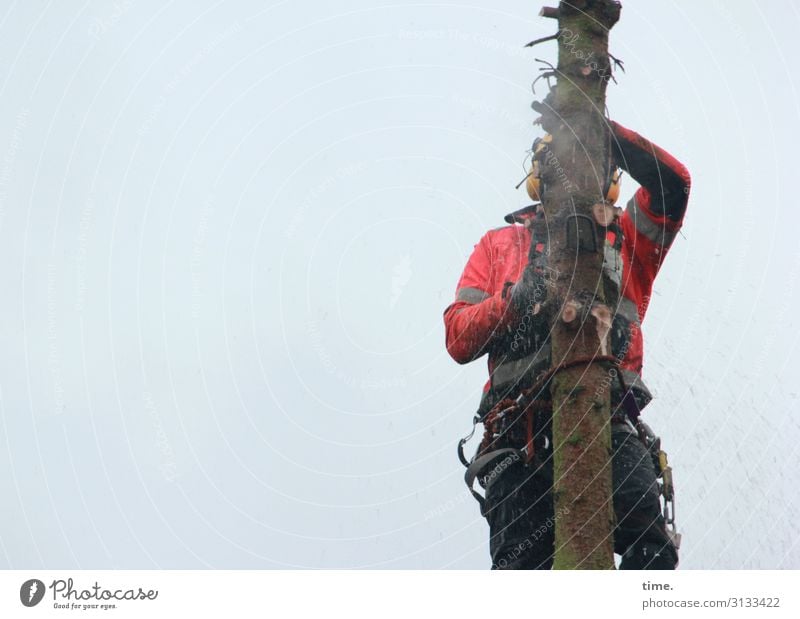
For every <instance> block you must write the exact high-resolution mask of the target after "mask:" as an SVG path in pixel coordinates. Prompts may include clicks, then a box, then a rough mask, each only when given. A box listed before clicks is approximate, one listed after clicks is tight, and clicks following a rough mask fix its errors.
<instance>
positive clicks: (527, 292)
mask: <svg viewBox="0 0 800 619" xmlns="http://www.w3.org/2000/svg"><path fill="white" fill-rule="evenodd" d="M509 296H510V300H511V304H512V306H513V307H514V309H516V310H517V312H519V314H520V315H526V314H528V315H536V314H538V313H539V310H540V309H541V306H542V303H544V301H545V299H546V298H547V287H546V285H545V281H544V275H543V274H542V273H539V272H537V271H536V269H535V268H534V267H533V266H532V265H530V264H529V265H528V266H526V267H525V270H524V271H522V277H520V279H519V281H518V282H517V283H516V284H514V285H513V286H512V287H511V291H510V295H509Z"/></svg>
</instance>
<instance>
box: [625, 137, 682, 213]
mask: <svg viewBox="0 0 800 619" xmlns="http://www.w3.org/2000/svg"><path fill="white" fill-rule="evenodd" d="M611 128H612V132H613V135H614V139H613V144H612V147H613V151H614V156H615V158H616V161H617V163H618V164H619V166H620V167H621V168H622V169H623V170H625V171H626V172H628V174H630V175H631V176H632V177H633V178H634V180H636V182H637V183H639V184H640V185H641V189H640V190H639V191H637V192H636V197H637V199H638V201H639V203H640V206H641V207H642V208H644V209H647V211H648V212H649V214H650V215H652V216H654V217H656V218H665V219H668V220H669V221H671V222H680V221H681V220H682V219H683V215H684V213H685V212H686V205H687V203H688V201H689V188H690V187H691V177H690V176H689V171H688V170H687V169H686V167H685V166H684V165H683V164H682V163H681V162H680V161H678V160H677V159H675V157H673V156H672V155H670V154H669V153H668V152H667V151H665V150H664V149H663V148H661V147H659V146H656V145H655V144H653V143H652V142H651V141H650V140H647V139H646V138H643V137H642V136H641V135H639V134H638V133H636V132H635V131H631V130H630V129H627V128H626V127H623V126H622V125H620V124H619V123H616V122H614V121H611Z"/></svg>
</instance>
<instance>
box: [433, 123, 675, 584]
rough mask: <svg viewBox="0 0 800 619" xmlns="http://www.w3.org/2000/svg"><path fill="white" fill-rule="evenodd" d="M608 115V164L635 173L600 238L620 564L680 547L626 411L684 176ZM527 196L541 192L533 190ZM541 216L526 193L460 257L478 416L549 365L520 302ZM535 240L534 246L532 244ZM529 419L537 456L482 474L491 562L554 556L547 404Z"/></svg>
mask: <svg viewBox="0 0 800 619" xmlns="http://www.w3.org/2000/svg"><path fill="white" fill-rule="evenodd" d="M610 127H611V131H612V133H613V138H614V139H613V140H612V142H613V144H614V147H613V150H614V153H613V154H614V157H615V161H616V163H617V165H618V166H619V167H621V168H622V169H623V170H625V171H627V172H628V173H629V174H630V175H631V176H632V177H633V178H634V179H635V180H636V181H637V182H638V183H639V184H640V187H639V189H638V190H637V191H636V193H635V195H634V197H633V198H632V199H631V200H630V201H629V202H628V205H627V208H626V209H625V211H624V213H623V214H622V215H621V216H620V217H619V219H618V220H617V223H616V225H614V226H609V228H608V230H609V232H608V235H607V238H606V244H605V260H604V276H605V277H609V278H611V279H613V280H615V281H616V282H617V283H618V284H619V288H620V299H619V303H618V306H617V307H616V312H615V316H614V320H613V325H612V338H611V340H612V354H613V355H615V356H616V357H617V359H619V360H620V364H619V370H618V372H619V374H620V375H621V376H620V378H621V380H620V381H619V382H620V384H619V385H616V384H615V385H614V388H613V389H612V394H611V400H612V409H613V410H614V411H615V412H614V416H613V417H612V448H613V452H614V453H613V457H612V477H613V487H614V509H615V512H616V516H617V527H616V530H615V536H614V548H615V552H617V553H618V554H620V555H622V560H621V563H620V568H621V569H674V568H675V566H676V565H677V562H678V557H677V549H676V548H675V546H674V544H673V543H672V541H671V538H670V536H669V535H668V534H667V531H666V528H665V523H664V518H663V516H662V515H661V508H660V500H659V490H658V484H657V481H656V474H655V470H654V467H653V464H652V460H651V455H650V453H649V452H648V450H647V449H646V448H645V446H644V445H643V444H642V442H641V441H640V440H639V437H638V436H637V433H636V431H635V430H634V428H633V423H631V422H635V421H636V419H637V417H638V414H639V412H640V411H641V409H643V408H644V407H645V406H646V405H647V404H648V402H649V401H650V400H651V398H652V396H651V394H650V392H649V390H648V389H647V387H646V386H645V384H644V382H643V381H642V378H641V372H642V360H643V341H642V333H641V322H642V321H643V320H644V316H645V312H646V311H647V306H648V302H649V299H650V295H651V291H652V287H653V281H654V279H655V277H656V274H657V273H658V270H659V268H660V267H661V264H662V262H663V260H664V257H665V256H666V254H667V251H668V250H669V248H670V245H671V244H672V242H673V240H674V239H675V236H676V235H677V233H678V231H679V229H680V227H681V224H682V222H683V217H684V213H685V211H686V205H687V202H688V196H689V187H690V177H689V173H688V171H687V170H686V168H685V167H684V166H683V165H682V164H681V163H680V162H678V161H677V160H676V159H675V158H674V157H672V156H671V155H670V154H668V153H667V152H665V151H664V150H663V149H661V148H659V147H658V146H656V145H654V144H652V143H651V142H649V141H648V140H646V139H645V138H643V137H642V136H640V135H639V134H637V133H635V132H633V131H630V130H629V129H626V128H624V127H622V126H621V125H619V124H617V123H614V122H611V123H610ZM529 193H531V191H530V187H529ZM532 197H534V198H536V197H538V196H537V194H536V193H535V192H533V193H532ZM609 197H610V198H611V199H612V201H613V200H614V199H615V198H616V196H609ZM541 217H543V212H542V210H541V208H540V206H539V205H533V206H531V207H527V208H524V209H521V210H519V211H516V212H514V213H511V214H510V215H507V216H506V221H507V222H508V223H509V224H511V225H509V226H506V227H502V228H498V229H495V230H491V231H489V232H487V233H486V234H485V235H484V236H483V238H481V240H480V241H479V243H478V244H477V245H476V246H475V249H474V251H473V252H472V255H471V256H470V258H469V261H468V262H467V265H466V267H465V268H464V272H463V274H462V275H461V278H460V280H459V282H458V286H457V288H456V298H455V301H454V302H453V303H452V304H451V305H450V306H449V307H448V308H447V309H446V310H445V312H444V322H445V330H446V344H447V350H448V352H449V353H450V355H451V356H452V357H453V359H455V360H456V361H457V362H458V363H468V362H470V361H474V360H475V359H478V358H479V357H481V356H483V355H484V354H488V365H489V381H488V382H487V383H486V385H485V386H484V390H483V397H482V399H481V403H480V406H479V409H478V416H479V417H480V418H481V419H484V417H485V416H486V415H487V413H488V412H489V411H490V410H491V409H492V407H493V406H494V405H495V404H496V403H497V402H499V401H501V400H503V399H505V398H509V397H511V398H514V397H516V395H518V394H519V392H520V391H521V390H522V389H524V388H526V387H529V386H531V384H532V383H533V382H534V380H535V379H536V377H537V376H540V375H541V373H542V372H543V371H546V370H547V369H548V368H549V367H550V354H549V353H550V350H549V340H548V330H549V325H546V324H541V320H538V321H537V317H536V316H535V315H534V316H533V320H530V319H531V316H530V311H529V308H530V300H531V298H532V297H533V298H535V297H536V295H537V294H539V293H540V291H542V290H544V289H545V288H544V286H543V285H540V284H541V283H542V279H541V278H543V277H547V264H546V256H547V248H546V239H545V238H541V239H540V238H536V239H533V238H532V237H533V232H532V230H533V229H534V228H535V227H536V226H534V225H532V223H533V222H534V221H535V220H536V218H541ZM532 243H536V245H535V247H534V248H533V249H534V250H535V251H530V250H531V244H532ZM529 256H531V259H530V261H529ZM534 256H535V258H533V257H534ZM537 282H538V283H537ZM526 308H528V309H527V310H526ZM526 311H527V313H526ZM523 321H525V323H526V324H525V326H524V328H521V325H522V324H523ZM521 334H523V335H522V337H521ZM536 430H537V435H538V437H539V439H538V441H537V449H536V451H537V461H536V464H535V463H525V462H523V461H521V460H518V461H515V462H512V463H511V465H510V466H507V467H505V468H504V469H503V470H502V472H501V473H500V474H496V473H497V468H498V467H495V471H494V472H493V474H492V475H490V476H489V477H488V478H487V477H486V476H484V477H483V483H484V485H485V487H486V501H485V505H484V509H483V513H484V515H485V516H486V518H487V520H488V521H489V525H490V531H491V538H490V551H491V555H492V567H493V568H498V569H534V568H539V569H549V568H550V567H551V565H552V559H553V528H554V527H553V521H554V518H555V516H554V514H553V501H552V492H551V491H552V483H553V479H552V452H548V449H549V448H550V445H551V443H552V441H551V440H550V439H549V438H548V437H549V436H551V435H550V419H549V414H545V415H541V414H540V415H538V417H537V421H536ZM519 447H522V445H519ZM542 454H545V455H544V457H541V456H542Z"/></svg>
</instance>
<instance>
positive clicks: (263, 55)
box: [0, 0, 800, 569]
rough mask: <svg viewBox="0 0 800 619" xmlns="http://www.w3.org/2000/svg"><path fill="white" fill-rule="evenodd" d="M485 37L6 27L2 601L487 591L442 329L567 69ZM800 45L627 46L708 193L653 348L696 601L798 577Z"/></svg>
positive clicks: (713, 33)
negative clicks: (209, 584)
mask: <svg viewBox="0 0 800 619" xmlns="http://www.w3.org/2000/svg"><path fill="white" fill-rule="evenodd" d="M494 6H496V5H495V4H492V3H489V2H454V3H441V2H436V3H426V2H413V3H412V2H392V3H386V2H375V1H373V0H370V1H367V0H343V1H340V2H336V3H327V2H321V1H318V0H314V1H307V2H302V3H300V2H277V3H272V5H271V6H270V7H269V8H263V6H262V3H258V2H217V3H213V2H191V3H190V2H145V1H134V0H119V1H118V2H116V3H111V2H106V3H103V2H87V3H86V4H81V3H79V2H71V3H56V2H43V1H26V2H7V1H4V2H2V3H0V67H2V69H0V235H1V237H0V238H2V247H3V252H2V255H3V260H2V263H1V266H0V285H1V288H0V289H2V290H3V291H4V298H5V303H4V308H5V309H4V312H3V320H2V321H0V333H2V337H1V338H0V342H2V346H3V349H4V352H3V355H2V356H1V357H0V363H2V368H1V369H0V421H1V423H0V490H1V491H2V496H3V497H4V501H3V509H2V510H0V542H2V543H0V566H2V567H6V568H41V567H48V568H157V567H162V568H196V567H215V568H271V567H306V568H333V567H371V568H486V567H488V565H489V559H488V543H487V537H488V529H487V526H486V524H485V522H484V521H483V520H482V518H481V517H480V515H479V512H478V508H477V504H476V503H475V502H474V501H473V499H472V498H471V497H470V496H469V495H468V494H467V492H466V489H465V488H464V486H463V482H462V475H463V470H462V468H461V466H460V464H459V463H458V462H457V460H456V457H455V443H456V441H457V439H458V437H460V436H461V435H462V434H464V433H465V432H466V431H467V430H468V429H469V425H470V419H471V416H472V413H473V410H474V408H475V406H476V405H477V401H478V398H479V393H480V389H481V386H482V384H483V382H484V380H485V374H486V369H485V360H483V359H482V360H480V361H478V362H475V363H473V364H470V365H467V366H459V365H457V364H455V363H454V362H453V361H452V360H451V359H450V358H449V357H448V355H447V353H446V351H445V349H444V329H443V324H442V318H441V314H442V311H443V310H444V308H445V307H446V306H447V304H448V303H449V302H450V301H451V299H452V296H453V292H454V288H455V284H456V281H457V279H458V276H459V274H460V272H461V269H462V268H463V265H464V263H465V261H466V258H467V256H468V255H469V253H470V251H471V249H472V246H473V244H474V243H476V242H477V241H478V239H479V238H480V236H481V235H482V234H483V233H484V232H485V231H486V230H487V229H489V228H493V227H497V226H500V225H503V222H502V216H503V215H504V214H505V213H506V212H508V211H510V210H513V209H514V208H518V207H520V206H523V205H525V204H526V203H527V199H526V196H525V195H524V194H523V193H522V191H515V190H514V185H515V184H516V183H517V182H518V181H519V180H520V179H521V178H522V176H523V174H524V172H523V170H522V163H523V160H524V157H525V150H526V148H528V147H529V145H530V143H531V141H532V139H533V137H535V136H536V135H537V133H536V132H535V130H534V128H533V127H532V126H531V121H532V120H533V118H534V116H535V115H534V113H533V112H532V111H531V110H530V108H529V105H530V102H531V100H532V95H531V91H530V83H531V81H532V78H533V77H534V76H535V75H536V74H537V73H538V71H537V66H536V64H535V63H534V60H533V59H534V57H542V58H547V59H549V60H551V61H555V45H554V44H552V43H551V44H549V46H540V47H539V48H537V49H536V51H535V52H533V51H530V50H523V49H522V45H524V43H526V42H527V41H529V40H531V39H534V38H537V37H540V36H544V35H547V34H550V33H551V32H552V31H553V22H551V21H549V20H543V19H539V18H537V16H536V15H537V12H538V9H539V7H540V4H537V3H532V2H523V1H510V2H505V3H502V8H499V9H497V8H491V7H494ZM798 26H800V14H799V13H798V8H797V6H796V5H795V3H790V2H766V3H765V2H755V1H754V0H743V1H741V2H736V3H731V2H723V1H722V0H715V1H712V2H704V3H697V2H694V1H693V0H680V1H670V2H659V3H653V2H642V1H641V0H628V1H627V2H625V3H624V9H623V14H622V20H621V21H620V23H619V24H618V25H617V26H616V27H615V28H614V30H613V32H612V51H613V53H614V54H615V55H616V56H618V57H620V58H622V59H623V60H624V61H625V67H626V69H627V73H625V74H619V75H618V76H617V78H618V81H619V84H618V85H614V84H612V85H611V87H610V88H609V109H610V112H611V115H612V117H613V118H615V119H616V120H618V121H619V122H621V123H623V124H625V125H627V126H629V127H631V128H633V129H635V130H637V131H639V132H640V133H642V134H644V135H646V136H647V137H650V138H651V139H653V140H654V141H655V142H657V143H658V144H660V145H662V146H664V147H665V148H666V149H667V150H669V151H671V152H672V153H674V154H675V155H676V156H677V157H678V158H679V159H681V160H682V161H684V162H685V163H686V164H687V166H688V167H689V169H690V171H691V172H692V175H693V190H692V197H691V201H690V204H689V213H688V217H687V221H686V225H685V227H684V230H683V234H682V235H681V236H680V237H679V238H678V240H677V241H676V243H675V246H674V248H673V250H672V254H671V255H670V257H669V259H668V260H667V263H666V265H665V267H664V269H663V271H662V273H661V275H660V277H659V279H658V280H657V282H656V288H655V296H654V299H653V301H652V303H651V306H650V310H649V313H648V317H647V320H646V321H645V323H644V331H645V341H646V358H645V378H646V380H647V381H648V384H649V385H650V386H651V388H652V389H653V391H654V392H655V393H656V396H657V398H656V400H655V401H654V402H653V403H652V404H651V405H650V406H649V407H648V409H647V411H646V418H647V420H648V421H649V422H650V423H651V425H652V426H653V427H654V428H655V429H656V430H657V432H659V433H660V434H661V435H662V436H663V439H664V445H665V447H666V449H667V451H668V452H669V454H670V457H671V462H672V464H673V465H674V468H675V479H676V484H677V492H678V513H677V515H678V525H679V528H680V530H681V531H682V533H683V536H684V549H683V552H682V555H681V567H683V568H730V569H737V568H777V567H791V568H800V542H798V538H800V532H799V531H798V525H797V519H798V512H800V496H798V493H797V492H796V490H795V489H796V483H794V477H795V473H796V468H797V463H798V461H800V458H798V453H797V445H798V444H800V421H798V417H797V411H798V390H800V385H799V384H798V370H797V361H798V359H797V354H796V351H797V346H798V335H797V332H798V327H799V326H800V325H799V320H798V314H797V307H798V305H799V304H800V290H799V289H798V288H799V287H798V275H799V274H800V250H798V243H797V239H798V236H797V230H798V226H797V224H796V215H795V213H794V211H795V208H796V207H795V204H794V198H795V191H794V187H795V184H796V180H797V164H796V159H797V155H796V153H797V136H798V93H797V88H798V82H799V81H800V78H798V72H797V70H796V67H795V62H794V54H795V51H796V32H797V30H798ZM539 92H540V93H541V94H542V95H543V94H544V88H542V89H541V90H540V91H539ZM625 180H626V181H627V182H626V183H624V185H623V196H622V199H621V202H624V201H625V200H627V198H628V197H629V196H630V195H631V194H632V192H633V191H634V189H635V187H634V185H633V183H632V182H631V180H630V179H629V178H626V179H625Z"/></svg>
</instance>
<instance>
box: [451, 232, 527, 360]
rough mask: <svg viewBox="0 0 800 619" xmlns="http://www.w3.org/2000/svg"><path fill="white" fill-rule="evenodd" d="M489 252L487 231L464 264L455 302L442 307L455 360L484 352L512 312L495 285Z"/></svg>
mask: <svg viewBox="0 0 800 619" xmlns="http://www.w3.org/2000/svg"><path fill="white" fill-rule="evenodd" d="M491 256H492V253H491V247H490V240H489V235H488V234H487V235H484V236H483V238H481V240H480V242H479V243H478V244H477V245H476V246H475V249H474V250H473V252H472V255H471V256H470V258H469V261H468V262H467V265H466V266H465V267H464V272H463V273H462V274H461V278H460V279H459V281H458V286H456V300H455V302H453V303H452V304H451V305H450V306H449V307H448V308H447V309H446V310H445V311H444V325H445V342H446V345H447V352H449V353H450V356H451V357H453V359H455V360H456V361H457V362H458V363H468V362H470V361H473V360H475V359H477V358H479V357H480V356H481V355H483V354H484V353H485V352H486V351H487V347H488V345H489V343H490V342H491V341H492V339H493V337H494V335H495V333H500V332H501V330H502V329H504V328H505V326H506V325H507V324H508V323H509V322H511V321H512V320H513V318H514V316H515V312H514V310H513V309H512V307H511V306H510V304H509V300H508V296H509V295H508V293H507V291H504V290H503V289H500V290H495V289H494V286H493V284H492V277H491V272H492V263H491Z"/></svg>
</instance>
